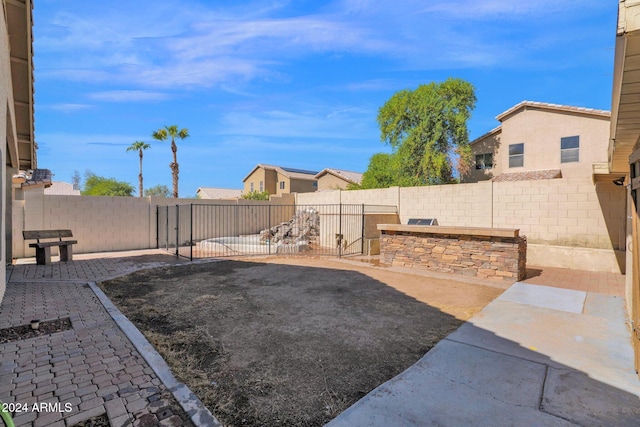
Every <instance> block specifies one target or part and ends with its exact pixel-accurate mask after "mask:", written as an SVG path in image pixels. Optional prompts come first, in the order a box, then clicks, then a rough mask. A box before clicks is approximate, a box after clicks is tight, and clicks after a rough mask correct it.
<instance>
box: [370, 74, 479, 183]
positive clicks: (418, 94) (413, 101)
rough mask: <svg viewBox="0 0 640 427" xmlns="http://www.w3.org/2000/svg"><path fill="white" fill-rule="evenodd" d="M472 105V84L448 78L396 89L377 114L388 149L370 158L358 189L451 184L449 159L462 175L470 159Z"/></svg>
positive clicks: (473, 95)
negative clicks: (410, 88)
mask: <svg viewBox="0 0 640 427" xmlns="http://www.w3.org/2000/svg"><path fill="white" fill-rule="evenodd" d="M475 103H476V96H475V92H474V88H473V86H472V85H471V84H470V83H468V82H466V81H464V80H461V79H454V78H449V79H448V80H446V81H444V82H442V83H435V82H432V83H429V84H424V85H420V86H418V88H417V89H415V90H409V89H405V90H401V91H399V92H396V93H395V94H394V95H393V96H392V97H391V98H390V99H389V100H388V101H387V102H386V103H385V104H384V105H383V106H382V107H381V108H380V109H379V110H378V118H377V121H378V125H379V126H380V139H381V140H382V142H384V143H386V144H389V145H390V146H391V149H392V153H390V154H384V153H379V154H375V155H374V156H372V157H371V160H370V163H369V167H368V169H367V171H366V172H365V173H364V176H363V181H362V185H361V186H360V188H383V187H389V186H393V185H398V186H401V187H408V186H419V185H434V184H446V183H451V182H454V181H455V178H454V169H455V167H454V163H456V164H457V165H456V166H457V169H458V173H464V172H465V171H466V170H467V168H468V167H469V164H470V161H471V148H470V147H469V133H468V130H467V120H468V119H469V118H470V117H471V111H472V110H473V109H474V107H475Z"/></svg>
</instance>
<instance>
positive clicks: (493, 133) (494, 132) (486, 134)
mask: <svg viewBox="0 0 640 427" xmlns="http://www.w3.org/2000/svg"><path fill="white" fill-rule="evenodd" d="M500 132H502V126H496V127H494V128H493V129H491V130H490V131H489V132H487V133H485V134H484V135H481V136H479V137H477V138H476V139H474V140H473V141H471V142H470V143H469V144H471V145H473V144H475V143H476V142H479V141H482V140H483V139H485V138H488V137H490V136H492V135H495V134H497V133H500Z"/></svg>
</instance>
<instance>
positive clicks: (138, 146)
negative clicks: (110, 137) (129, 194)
mask: <svg viewBox="0 0 640 427" xmlns="http://www.w3.org/2000/svg"><path fill="white" fill-rule="evenodd" d="M149 147H151V145H149V144H147V143H146V142H142V141H136V142H134V143H133V144H131V145H130V146H129V147H127V151H137V152H138V155H139V156H140V173H139V174H138V195H139V196H140V197H142V196H143V194H144V192H143V191H142V190H143V185H142V152H143V151H144V150H146V149H148V148H149Z"/></svg>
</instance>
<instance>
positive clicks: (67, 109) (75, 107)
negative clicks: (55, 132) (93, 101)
mask: <svg viewBox="0 0 640 427" xmlns="http://www.w3.org/2000/svg"><path fill="white" fill-rule="evenodd" d="M37 108H38V109H43V110H53V111H60V112H62V113H73V112H75V111H80V110H86V109H88V108H91V105H87V104H72V103H66V104H65V103H63V104H51V105H38V106H37Z"/></svg>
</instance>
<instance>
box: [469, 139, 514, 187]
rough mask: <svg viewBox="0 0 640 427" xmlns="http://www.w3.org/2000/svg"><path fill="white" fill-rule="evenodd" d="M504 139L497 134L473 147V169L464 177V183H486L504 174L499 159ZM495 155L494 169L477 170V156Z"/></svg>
mask: <svg viewBox="0 0 640 427" xmlns="http://www.w3.org/2000/svg"><path fill="white" fill-rule="evenodd" d="M501 139H502V133H501V132H497V133H494V134H491V135H488V136H487V137H485V138H483V139H481V140H479V141H477V142H476V143H474V144H473V145H472V146H471V150H472V153H473V154H472V157H471V161H472V163H471V169H469V171H468V172H467V173H466V174H465V175H464V176H463V177H462V181H463V182H478V181H486V180H488V179H491V178H493V177H496V176H498V175H500V173H502V170H503V164H502V162H501V161H500V160H499V159H498V153H499V151H500V148H501V147H500V141H501ZM486 153H493V168H491V169H476V155H477V154H486ZM507 166H508V164H507Z"/></svg>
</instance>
